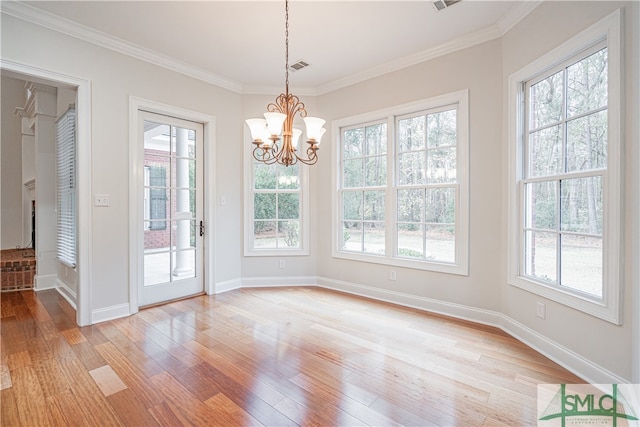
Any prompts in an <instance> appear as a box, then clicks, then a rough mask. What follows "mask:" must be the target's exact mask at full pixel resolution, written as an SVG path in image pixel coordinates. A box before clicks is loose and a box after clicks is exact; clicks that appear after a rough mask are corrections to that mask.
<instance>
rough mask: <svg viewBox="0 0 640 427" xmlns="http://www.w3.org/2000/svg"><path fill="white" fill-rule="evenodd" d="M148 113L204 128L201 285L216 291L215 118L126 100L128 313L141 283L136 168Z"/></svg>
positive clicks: (139, 180)
mask: <svg viewBox="0 0 640 427" xmlns="http://www.w3.org/2000/svg"><path fill="white" fill-rule="evenodd" d="M140 110H144V111H149V112H152V113H156V114H161V115H165V116H171V117H177V118H181V119H183V120H189V121H192V122H196V123H202V124H203V126H204V135H203V149H204V158H205V159H204V177H203V179H204V182H205V190H204V194H203V196H204V208H205V209H204V218H205V230H206V232H205V236H204V242H203V257H204V259H203V272H204V275H203V278H202V280H203V286H204V291H205V292H206V293H207V294H213V293H214V292H215V289H214V288H215V257H216V254H215V226H214V225H215V218H216V214H215V208H216V202H215V201H216V173H215V170H214V169H215V165H216V118H215V117H214V116H211V115H209V114H205V113H201V112H198V111H193V110H189V109H185V108H181V107H176V106H173V105H168V104H164V103H161V102H157V101H152V100H148V99H144V98H139V97H135V96H130V97H129V266H130V268H129V306H130V313H131V314H133V313H137V312H138V308H139V305H138V283H142V281H143V280H144V277H143V274H144V272H143V270H142V268H141V266H142V264H141V262H142V260H141V258H140V257H141V256H140V254H141V253H142V248H143V245H144V241H143V240H144V238H143V237H142V236H141V235H140V233H139V231H140V230H138V218H141V216H142V213H141V212H140V203H139V201H140V200H142V180H143V179H144V178H143V177H142V176H141V174H140V173H139V168H138V165H139V164H140V162H142V158H143V147H142V144H141V142H140V141H138V134H137V132H138V124H139V123H138V122H139V111H140Z"/></svg>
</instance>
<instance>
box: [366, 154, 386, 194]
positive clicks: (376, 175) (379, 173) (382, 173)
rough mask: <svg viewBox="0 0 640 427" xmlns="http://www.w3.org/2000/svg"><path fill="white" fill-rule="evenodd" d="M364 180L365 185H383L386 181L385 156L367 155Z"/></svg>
mask: <svg viewBox="0 0 640 427" xmlns="http://www.w3.org/2000/svg"><path fill="white" fill-rule="evenodd" d="M366 161H367V171H366V182H365V185H366V186H367V187H375V186H381V185H385V184H386V183H387V158H386V157H385V156H375V157H368V158H367V159H366Z"/></svg>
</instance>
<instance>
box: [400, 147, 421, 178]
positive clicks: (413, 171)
mask: <svg viewBox="0 0 640 427" xmlns="http://www.w3.org/2000/svg"><path fill="white" fill-rule="evenodd" d="M398 183H399V185H415V184H424V183H425V159H424V151H419V152H416V153H405V154H399V155H398Z"/></svg>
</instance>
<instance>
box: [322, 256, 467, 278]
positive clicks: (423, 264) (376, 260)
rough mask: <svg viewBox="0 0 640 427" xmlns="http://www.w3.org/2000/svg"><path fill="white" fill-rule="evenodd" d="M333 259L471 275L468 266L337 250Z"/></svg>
mask: <svg viewBox="0 0 640 427" xmlns="http://www.w3.org/2000/svg"><path fill="white" fill-rule="evenodd" d="M333 257H334V258H339V259H346V260H350V261H360V262H367V263H373V264H383V265H389V266H393V267H402V268H411V269H414V270H424V271H433V272H436V273H447V274H455V275H458V276H468V275H469V268H468V266H466V265H465V266H463V265H459V264H445V263H438V262H428V261H414V260H410V259H404V258H390V257H387V256H382V255H375V254H360V253H354V252H343V251H337V250H334V252H333Z"/></svg>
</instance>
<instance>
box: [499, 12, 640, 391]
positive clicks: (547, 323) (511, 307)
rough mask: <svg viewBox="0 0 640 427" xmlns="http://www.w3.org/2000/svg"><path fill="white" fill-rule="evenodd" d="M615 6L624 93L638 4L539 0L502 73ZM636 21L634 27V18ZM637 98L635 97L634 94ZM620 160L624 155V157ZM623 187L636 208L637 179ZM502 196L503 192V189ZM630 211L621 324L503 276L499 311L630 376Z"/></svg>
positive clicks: (631, 139) (507, 49)
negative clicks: (539, 306) (541, 308)
mask: <svg viewBox="0 0 640 427" xmlns="http://www.w3.org/2000/svg"><path fill="white" fill-rule="evenodd" d="M618 7H623V8H624V10H623V17H625V18H626V19H624V22H623V29H624V28H626V30H627V31H626V37H625V39H626V41H625V43H626V54H625V62H626V64H627V67H626V69H625V70H624V73H623V74H624V75H626V78H627V81H626V82H625V83H623V91H625V89H624V88H629V87H631V86H630V84H631V83H632V81H633V80H635V81H637V79H638V75H639V72H638V69H637V61H636V64H635V65H633V62H632V61H630V59H631V58H632V57H633V56H632V49H635V52H637V45H638V39H637V37H636V38H635V40H634V39H633V38H632V37H631V28H632V22H633V21H632V14H633V11H632V8H634V7H635V8H637V7H638V4H637V3H635V4H633V5H632V4H631V3H626V4H625V3H614V2H584V3H580V7H576V6H575V5H574V4H571V3H564V2H548V3H544V4H542V5H541V6H540V7H538V8H537V9H536V10H534V11H533V13H531V14H530V15H529V16H527V17H526V18H525V19H524V20H523V21H522V22H521V23H520V25H518V26H517V27H516V28H514V29H513V30H512V31H510V32H509V33H508V34H506V35H505V37H504V39H503V40H504V45H503V46H504V54H503V58H504V62H503V73H504V76H505V77H507V78H508V76H509V75H510V74H512V73H514V72H516V71H517V70H519V69H520V68H521V67H523V66H524V65H526V64H527V63H529V62H532V61H533V60H535V59H536V58H537V57H539V56H540V55H542V54H543V53H545V52H547V51H549V50H551V49H552V48H554V47H556V46H557V45H558V44H560V43H561V42H563V41H564V40H566V39H568V38H570V37H571V36H573V35H575V34H577V33H579V32H580V31H582V30H584V29H585V28H587V27H589V26H590V25H591V24H593V23H595V22H597V21H599V20H600V19H601V18H604V17H605V16H607V15H609V14H610V13H611V12H613V11H614V10H616V9H617V8H618ZM635 25H638V22H637V21H636V22H635ZM542 27H544V28H545V31H538V30H537V29H538V28H542ZM522 46H527V48H526V49H523V48H522ZM631 67H634V68H631ZM505 83H506V82H505ZM505 87H506V84H505ZM505 90H506V89H505ZM635 97H637V92H636V94H635ZM633 98H634V95H633V93H631V92H629V96H628V97H627V102H628V104H627V108H626V115H625V116H624V122H625V123H626V124H627V127H626V129H625V130H624V131H623V135H624V137H623V138H624V143H625V145H626V147H625V149H624V152H627V153H629V152H632V151H633V150H635V149H636V148H634V147H635V146H636V145H637V141H638V135H637V132H636V133H635V135H634V134H632V133H631V128H630V125H631V123H633V122H634V121H636V120H637V117H638V114H639V112H638V110H637V104H636V107H634V106H633V105H632V103H631V102H632V100H633ZM636 102H637V100H636ZM505 105H506V99H505ZM505 120H506V119H505ZM506 143H507V140H506V138H505V145H504V152H505V153H506V151H507V146H506ZM623 158H625V157H624V156H623ZM626 159H627V164H625V168H626V169H627V170H629V171H630V170H633V169H637V167H638V165H637V164H633V163H632V162H631V159H633V157H631V156H628V157H626ZM506 161H507V158H506V156H503V162H506ZM505 164H506V163H505ZM503 170H504V171H505V175H504V177H505V178H504V180H505V182H506V179H507V178H506V176H507V175H506V167H505V168H504V169H503ZM623 188H624V191H625V193H624V196H623V199H625V204H626V206H627V207H630V206H632V205H633V200H634V199H635V204H636V206H637V193H638V185H637V180H632V179H629V176H628V178H627V179H626V180H625V182H624V186H623ZM504 194H505V195H506V193H504ZM502 202H503V206H504V208H505V209H504V212H505V214H506V203H507V200H506V197H503V200H502ZM629 213H630V214H631V215H627V216H626V222H625V225H624V229H623V236H625V239H626V241H625V247H626V250H625V252H626V254H625V255H624V259H623V260H622V261H621V262H622V266H623V268H625V269H626V270H627V272H626V274H624V275H623V286H622V297H623V303H622V308H623V321H622V326H617V325H614V324H611V323H609V322H606V321H603V320H600V319H598V318H595V317H593V316H590V315H587V314H584V313H582V312H579V311H577V310H574V309H571V308H569V307H566V306H564V305H562V304H558V303H555V302H553V301H548V300H545V299H544V298H541V297H538V296H536V295H533V294H531V293H528V292H526V291H523V290H521V289H519V288H516V287H513V286H510V285H508V284H507V283H506V278H503V280H502V283H503V285H502V295H503V302H502V304H503V312H504V313H505V314H506V315H508V316H509V317H511V318H513V319H515V320H516V321H518V322H520V323H522V324H524V325H527V326H528V327H530V328H532V329H534V330H536V331H538V332H540V333H541V334H543V335H544V336H546V337H548V338H549V339H551V340H553V341H556V342H558V343H561V344H562V345H563V346H565V347H567V348H568V349H570V350H572V351H574V352H575V353H577V354H580V355H584V356H585V357H586V358H587V359H589V360H591V361H593V362H594V363H596V364H598V365H600V366H602V367H603V368H605V369H608V370H609V371H611V372H612V373H614V374H616V375H618V376H620V377H622V378H626V379H629V380H630V379H631V370H632V364H633V359H632V357H631V355H632V351H631V345H632V342H633V339H632V333H633V331H634V329H633V327H632V323H631V319H632V317H631V310H632V305H631V302H632V295H633V293H634V292H637V278H635V279H634V278H633V277H631V275H630V274H628V273H629V272H630V269H629V267H630V266H631V265H632V264H634V262H633V261H634V259H637V255H638V254H637V253H636V254H634V253H632V252H631V251H630V248H631V246H630V244H631V242H632V241H633V239H634V238H635V239H637V238H638V235H637V229H636V231H635V233H634V234H635V236H634V234H632V230H634V228H635V226H634V222H636V221H637V220H636V219H634V217H635V218H637V216H638V212H637V210H636V211H635V212H630V211H629ZM503 221H504V222H506V216H504V217H503ZM505 242H506V240H505ZM505 244H506V243H505ZM503 259H506V252H505V251H503ZM505 265H506V264H505ZM503 271H504V267H503ZM634 287H635V288H636V290H635V291H634V289H633V288H634ZM536 301H544V302H545V303H546V314H547V315H546V319H545V320H542V319H538V318H536V317H535V305H536ZM636 333H637V332H636Z"/></svg>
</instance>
